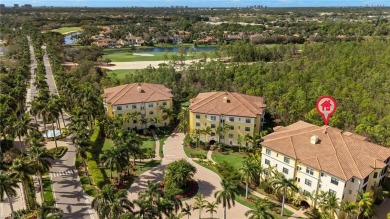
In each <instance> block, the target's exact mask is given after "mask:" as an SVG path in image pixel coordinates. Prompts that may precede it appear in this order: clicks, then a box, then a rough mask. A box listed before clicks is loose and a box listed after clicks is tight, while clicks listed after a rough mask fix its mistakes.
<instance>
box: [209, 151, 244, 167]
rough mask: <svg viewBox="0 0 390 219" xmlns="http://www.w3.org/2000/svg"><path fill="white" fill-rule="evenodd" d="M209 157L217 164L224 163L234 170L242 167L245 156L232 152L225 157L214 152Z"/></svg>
mask: <svg viewBox="0 0 390 219" xmlns="http://www.w3.org/2000/svg"><path fill="white" fill-rule="evenodd" d="M211 157H212V158H213V160H214V161H215V162H217V163H222V162H223V161H226V162H228V163H229V164H231V165H232V166H234V167H235V168H240V167H241V166H242V161H243V160H244V157H245V155H244V154H238V153H233V152H229V153H228V154H226V155H225V154H220V153H218V152H215V151H214V152H213V154H212V155H211Z"/></svg>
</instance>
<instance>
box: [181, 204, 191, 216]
mask: <svg viewBox="0 0 390 219" xmlns="http://www.w3.org/2000/svg"><path fill="white" fill-rule="evenodd" d="M184 204H185V207H183V208H181V212H182V213H183V214H184V215H187V218H188V219H190V216H191V210H192V206H191V205H189V204H188V203H184Z"/></svg>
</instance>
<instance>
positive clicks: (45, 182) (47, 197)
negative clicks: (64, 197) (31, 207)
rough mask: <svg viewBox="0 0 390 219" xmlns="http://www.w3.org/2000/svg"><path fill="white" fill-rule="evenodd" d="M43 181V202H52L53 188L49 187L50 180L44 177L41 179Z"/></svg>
mask: <svg viewBox="0 0 390 219" xmlns="http://www.w3.org/2000/svg"><path fill="white" fill-rule="evenodd" d="M42 181H43V191H44V193H43V196H44V197H45V201H47V202H52V201H55V199H54V196H53V188H52V186H51V180H50V179H49V177H44V178H43V179H42Z"/></svg>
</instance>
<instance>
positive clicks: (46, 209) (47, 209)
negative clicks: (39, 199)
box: [37, 202, 63, 219]
mask: <svg viewBox="0 0 390 219" xmlns="http://www.w3.org/2000/svg"><path fill="white" fill-rule="evenodd" d="M37 214H38V215H37V217H38V219H46V218H62V214H63V212H62V210H61V209H59V208H56V207H54V203H53V202H43V203H42V206H39V208H38V211H37Z"/></svg>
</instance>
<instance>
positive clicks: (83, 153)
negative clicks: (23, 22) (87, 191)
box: [72, 132, 92, 185]
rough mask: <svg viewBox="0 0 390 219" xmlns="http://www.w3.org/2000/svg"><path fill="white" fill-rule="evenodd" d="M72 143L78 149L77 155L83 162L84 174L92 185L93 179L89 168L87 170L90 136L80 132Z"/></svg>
mask: <svg viewBox="0 0 390 219" xmlns="http://www.w3.org/2000/svg"><path fill="white" fill-rule="evenodd" d="M72 142H73V144H74V146H75V148H76V155H77V156H78V157H80V158H81V161H82V163H83V166H84V172H85V174H86V175H87V176H88V180H89V183H90V184H91V185H92V181H91V178H90V176H89V172H88V168H87V163H86V159H87V151H88V150H89V148H88V147H89V145H90V144H91V143H90V140H89V138H88V135H87V134H86V133H85V132H84V133H82V132H80V133H79V134H78V135H76V136H73V138H72Z"/></svg>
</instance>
